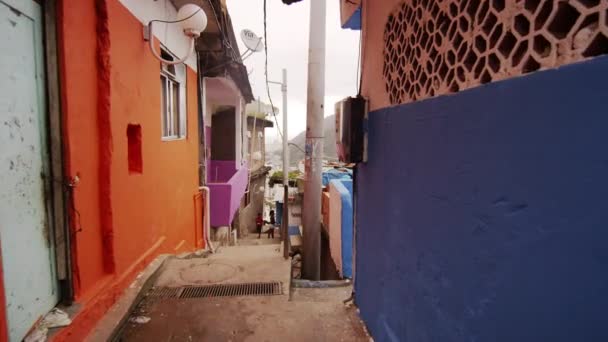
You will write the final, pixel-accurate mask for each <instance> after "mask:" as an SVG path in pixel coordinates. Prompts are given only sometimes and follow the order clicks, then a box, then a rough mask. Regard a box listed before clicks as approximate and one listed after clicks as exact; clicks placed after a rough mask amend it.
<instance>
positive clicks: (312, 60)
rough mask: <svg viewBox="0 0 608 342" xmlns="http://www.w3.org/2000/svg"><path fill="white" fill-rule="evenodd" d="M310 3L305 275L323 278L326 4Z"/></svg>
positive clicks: (320, 2) (306, 276)
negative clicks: (322, 180)
mask: <svg viewBox="0 0 608 342" xmlns="http://www.w3.org/2000/svg"><path fill="white" fill-rule="evenodd" d="M309 3H310V36H309V42H308V93H307V94H308V96H307V103H306V148H305V152H306V153H305V164H304V165H305V175H304V206H303V208H302V216H303V221H304V222H303V223H304V232H303V233H304V236H303V255H302V258H303V259H302V275H303V278H304V279H309V280H319V278H320V277H321V174H322V172H323V101H324V97H325V16H326V14H325V12H326V5H325V0H312V1H309Z"/></svg>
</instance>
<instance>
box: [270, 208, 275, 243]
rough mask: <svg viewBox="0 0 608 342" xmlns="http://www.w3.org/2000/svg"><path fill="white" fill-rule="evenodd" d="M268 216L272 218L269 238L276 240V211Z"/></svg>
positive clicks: (272, 211)
mask: <svg viewBox="0 0 608 342" xmlns="http://www.w3.org/2000/svg"><path fill="white" fill-rule="evenodd" d="M268 216H270V218H269V219H270V222H269V223H270V229H269V230H268V238H269V239H270V238H273V239H274V227H275V226H276V220H275V218H274V210H271V211H270V213H269V214H268Z"/></svg>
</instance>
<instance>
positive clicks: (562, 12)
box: [383, 0, 608, 104]
mask: <svg viewBox="0 0 608 342" xmlns="http://www.w3.org/2000/svg"><path fill="white" fill-rule="evenodd" d="M606 53H608V1H605V0H565V1H564V0H438V1H435V0H407V1H404V2H402V3H400V4H398V5H397V6H396V8H394V10H393V11H392V13H391V14H390V15H389V16H388V19H387V20H386V24H385V28H384V51H383V57H384V64H383V76H384V81H385V89H386V91H387V93H388V95H389V98H390V102H391V103H392V104H400V103H407V102H411V101H416V100H420V99H424V98H428V97H432V96H436V95H442V94H448V93H454V92H458V91H460V90H463V89H467V88H471V87H475V86H478V85H480V84H484V83H488V82H492V81H497V80H501V79H505V78H509V77H513V76H518V75H522V74H526V73H530V72H533V71H536V70H540V69H544V68H553V67H557V66H560V65H564V64H568V63H572V62H575V61H580V60H583V59H585V58H590V57H594V56H598V55H602V54H606Z"/></svg>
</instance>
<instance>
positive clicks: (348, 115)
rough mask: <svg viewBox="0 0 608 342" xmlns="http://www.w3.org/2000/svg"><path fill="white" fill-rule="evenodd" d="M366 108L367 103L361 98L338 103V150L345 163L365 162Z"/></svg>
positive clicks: (349, 98)
mask: <svg viewBox="0 0 608 342" xmlns="http://www.w3.org/2000/svg"><path fill="white" fill-rule="evenodd" d="M366 107H367V105H366V101H365V99H364V98H363V97H361V96H357V97H347V98H345V99H344V100H342V101H340V102H338V103H336V149H337V152H338V158H339V159H340V161H341V162H343V163H360V162H363V161H365V160H364V159H365V158H364V153H365V146H364V145H365V132H364V121H365V111H366Z"/></svg>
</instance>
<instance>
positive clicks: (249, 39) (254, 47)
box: [241, 29, 264, 52]
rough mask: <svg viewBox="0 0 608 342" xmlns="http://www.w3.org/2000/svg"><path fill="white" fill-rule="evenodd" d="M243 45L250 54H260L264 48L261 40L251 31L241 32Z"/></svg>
mask: <svg viewBox="0 0 608 342" xmlns="http://www.w3.org/2000/svg"><path fill="white" fill-rule="evenodd" d="M241 39H242V40H243V43H244V44H245V46H246V47H247V49H249V50H250V51H252V52H260V51H262V49H263V48H264V43H263V42H262V38H260V37H258V36H257V35H256V34H255V33H253V31H251V30H248V29H244V30H242V31H241Z"/></svg>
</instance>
